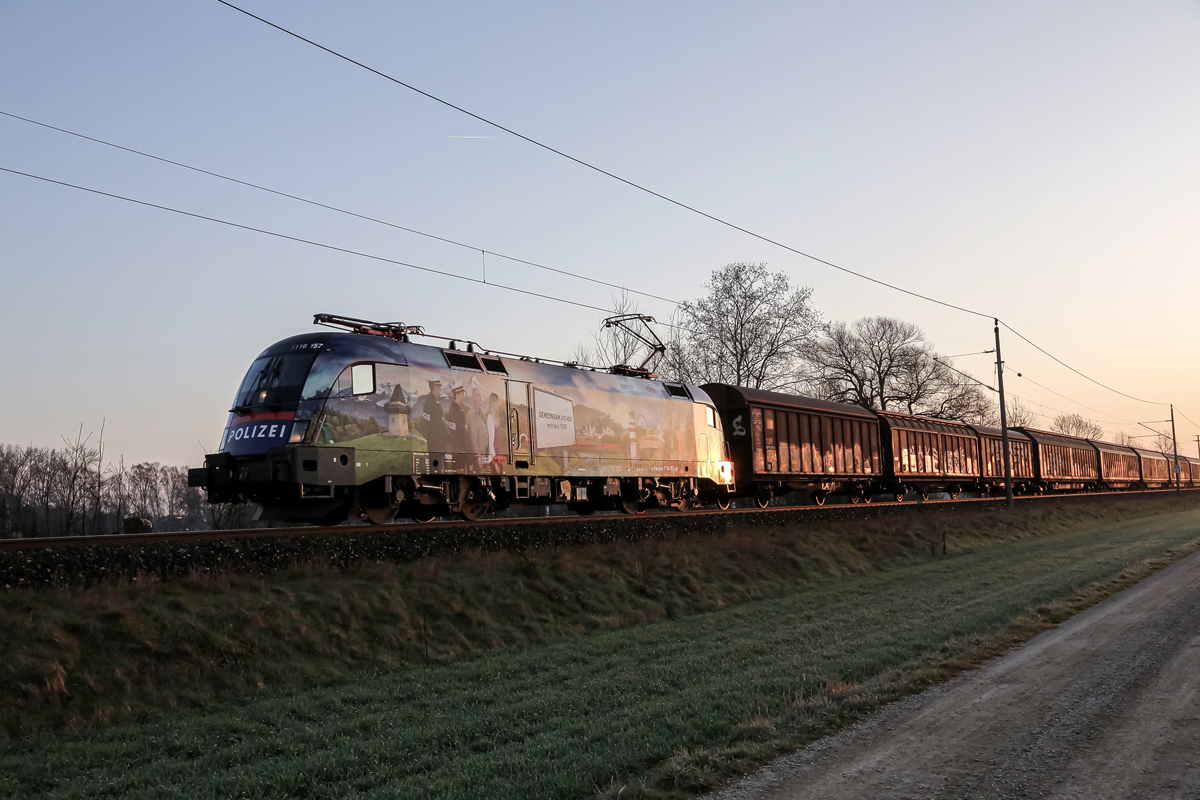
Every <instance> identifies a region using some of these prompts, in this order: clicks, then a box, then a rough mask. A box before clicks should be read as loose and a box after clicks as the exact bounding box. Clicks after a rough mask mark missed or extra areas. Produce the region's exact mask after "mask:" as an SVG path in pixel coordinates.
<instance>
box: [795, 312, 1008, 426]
mask: <svg viewBox="0 0 1200 800" xmlns="http://www.w3.org/2000/svg"><path fill="white" fill-rule="evenodd" d="M807 360H808V365H809V373H808V380H809V386H810V388H811V390H812V391H813V392H814V393H815V394H817V395H818V396H820V397H823V398H825V399H827V400H835V401H838V402H842V403H853V404H855V405H859V406H862V407H863V408H874V409H878V410H880V411H900V412H903V413H907V414H919V415H922V416H930V417H938V418H941V419H956V420H962V421H964V422H976V423H980V424H995V418H996V411H995V406H994V405H993V403H992V401H991V399H990V398H989V397H988V396H987V395H985V394H984V392H983V387H981V386H980V384H979V383H978V382H976V381H973V380H971V379H970V378H968V377H966V376H964V375H962V374H960V373H957V372H955V371H954V370H953V369H951V367H950V366H949V364H948V362H947V361H946V360H945V359H942V358H941V357H939V356H938V354H937V352H936V351H935V350H934V349H933V346H932V345H931V344H930V343H929V341H928V340H927V339H926V338H925V335H924V334H923V333H922V332H921V329H920V328H918V327H917V326H916V325H913V324H912V323H910V322H904V321H902V320H898V319H893V318H891V317H864V318H863V319H860V320H858V321H856V322H855V323H854V324H852V325H847V324H846V323H844V322H835V323H831V324H828V325H826V326H824V327H823V328H822V329H821V337H820V339H819V340H818V341H817V344H816V346H815V347H814V348H813V349H812V350H811V352H810V353H809V355H808V359H807Z"/></svg>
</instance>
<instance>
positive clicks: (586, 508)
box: [571, 503, 596, 517]
mask: <svg viewBox="0 0 1200 800" xmlns="http://www.w3.org/2000/svg"><path fill="white" fill-rule="evenodd" d="M571 510H572V511H574V512H575V513H576V514H578V515H579V516H581V517H586V516H587V515H588V514H591V513H593V512H594V511H595V510H596V507H595V506H594V505H592V504H591V503H581V504H579V505H577V506H572V507H571Z"/></svg>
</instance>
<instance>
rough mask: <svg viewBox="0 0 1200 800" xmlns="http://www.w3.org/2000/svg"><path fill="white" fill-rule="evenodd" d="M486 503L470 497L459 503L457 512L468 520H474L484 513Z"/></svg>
mask: <svg viewBox="0 0 1200 800" xmlns="http://www.w3.org/2000/svg"><path fill="white" fill-rule="evenodd" d="M487 510H488V509H487V503H485V502H482V501H479V500H476V499H475V498H474V497H470V498H468V499H466V500H464V501H462V503H460V504H459V507H458V513H460V514H462V515H463V519H465V520H467V521H468V522H475V521H476V520H478V519H479V518H480V517H482V516H483V515H484V514H486V513H487Z"/></svg>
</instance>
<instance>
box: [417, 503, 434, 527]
mask: <svg viewBox="0 0 1200 800" xmlns="http://www.w3.org/2000/svg"><path fill="white" fill-rule="evenodd" d="M426 509H428V510H426ZM436 516H437V511H436V510H435V509H434V507H433V506H422V507H421V509H420V510H418V511H416V512H414V513H413V515H412V518H413V520H415V521H416V522H422V523H424V522H433V518H434V517H436Z"/></svg>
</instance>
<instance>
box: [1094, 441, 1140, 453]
mask: <svg viewBox="0 0 1200 800" xmlns="http://www.w3.org/2000/svg"><path fill="white" fill-rule="evenodd" d="M1088 441H1089V442H1091V443H1092V444H1093V445H1095V446H1096V448H1097V449H1098V450H1103V451H1104V452H1106V453H1120V454H1121V455H1123V456H1131V455H1133V454H1134V450H1133V448H1132V447H1126V446H1125V445H1122V444H1113V443H1112V442H1101V441H1099V440H1097V439H1088Z"/></svg>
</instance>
